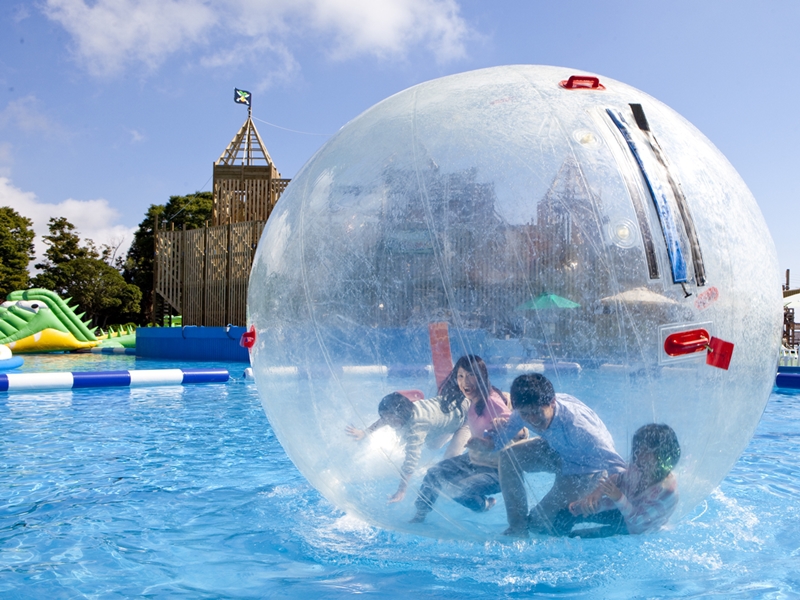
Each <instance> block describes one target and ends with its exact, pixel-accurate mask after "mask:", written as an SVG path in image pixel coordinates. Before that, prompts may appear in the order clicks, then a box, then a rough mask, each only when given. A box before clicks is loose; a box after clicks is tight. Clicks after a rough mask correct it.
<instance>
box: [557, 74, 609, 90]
mask: <svg viewBox="0 0 800 600" xmlns="http://www.w3.org/2000/svg"><path fill="white" fill-rule="evenodd" d="M559 85H561V87H563V88H566V89H568V90H604V89H606V87H605V86H604V85H603V84H602V83H600V79H599V78H597V77H593V76H591V75H572V76H570V78H569V79H567V80H566V81H562V82H561V83H560V84H559Z"/></svg>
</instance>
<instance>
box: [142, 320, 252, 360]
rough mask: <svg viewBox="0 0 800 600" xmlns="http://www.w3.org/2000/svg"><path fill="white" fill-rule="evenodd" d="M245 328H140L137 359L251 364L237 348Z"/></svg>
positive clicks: (246, 353)
mask: <svg viewBox="0 0 800 600" xmlns="http://www.w3.org/2000/svg"><path fill="white" fill-rule="evenodd" d="M244 332H245V328H244V327H235V326H232V325H231V326H228V327H195V326H191V325H187V326H186V327H140V328H139V329H137V330H136V356H139V357H142V358H155V359H161V360H203V361H226V362H228V361H232V362H244V363H249V362H250V356H249V355H248V352H247V348H242V347H241V346H240V345H239V339H240V338H241V337H242V334H243V333H244Z"/></svg>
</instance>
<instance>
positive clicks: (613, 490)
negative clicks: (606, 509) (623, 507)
mask: <svg viewBox="0 0 800 600" xmlns="http://www.w3.org/2000/svg"><path fill="white" fill-rule="evenodd" d="M597 489H598V490H601V491H602V492H603V494H605V495H606V496H608V498H610V499H611V500H613V501H614V502H616V501H618V500H619V499H620V498H622V492H621V491H620V489H619V488H618V487H617V485H616V484H615V483H614V482H613V481H612V480H611V478H610V477H606V478H604V479H601V480H600V485H599V486H598V488H597Z"/></svg>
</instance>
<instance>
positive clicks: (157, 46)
mask: <svg viewBox="0 0 800 600" xmlns="http://www.w3.org/2000/svg"><path fill="white" fill-rule="evenodd" d="M44 11H45V14H46V15H47V16H48V17H49V18H50V19H52V20H54V21H57V22H59V23H60V24H61V25H62V26H63V27H64V29H66V30H67V32H68V33H69V34H70V35H71V36H72V38H73V40H74V41H75V45H76V47H75V53H76V55H77V56H78V58H79V59H80V60H82V61H83V62H84V63H85V64H86V67H87V68H88V69H89V71H90V72H91V73H93V74H95V75H110V74H113V73H116V72H118V71H120V70H122V69H123V68H124V67H125V66H127V65H128V64H130V63H143V64H144V65H146V66H147V67H149V68H155V67H157V66H158V65H159V64H160V63H161V62H162V61H163V59H164V58H165V57H166V56H167V55H169V54H172V53H174V52H177V51H179V50H181V49H183V48H184V47H186V46H187V45H189V46H190V45H193V44H196V43H198V42H199V41H201V39H202V37H203V36H204V35H205V33H206V32H207V31H208V30H209V29H210V28H211V26H212V25H214V24H215V22H216V16H215V14H214V11H213V10H212V8H211V6H210V5H209V3H206V2H202V1H201V0H98V1H97V2H92V3H91V4H87V3H86V2H84V0H47V2H46V3H45V6H44Z"/></svg>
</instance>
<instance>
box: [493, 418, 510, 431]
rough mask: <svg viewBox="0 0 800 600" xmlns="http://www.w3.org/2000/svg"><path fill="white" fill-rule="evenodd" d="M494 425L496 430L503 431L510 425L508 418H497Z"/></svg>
mask: <svg viewBox="0 0 800 600" xmlns="http://www.w3.org/2000/svg"><path fill="white" fill-rule="evenodd" d="M492 425H494V428H495V429H502V428H503V427H505V426H506V425H508V417H495V418H494V419H492Z"/></svg>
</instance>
